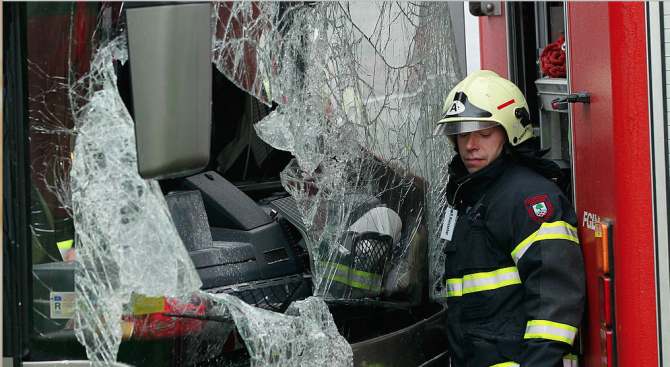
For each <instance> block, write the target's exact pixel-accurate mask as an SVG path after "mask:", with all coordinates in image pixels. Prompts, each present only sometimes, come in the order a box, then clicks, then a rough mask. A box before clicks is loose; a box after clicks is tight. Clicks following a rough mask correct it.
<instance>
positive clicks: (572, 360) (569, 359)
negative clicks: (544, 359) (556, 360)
mask: <svg viewBox="0 0 670 367" xmlns="http://www.w3.org/2000/svg"><path fill="white" fill-rule="evenodd" d="M563 367H579V359H577V356H576V355H574V354H568V355H567V356H565V357H563Z"/></svg>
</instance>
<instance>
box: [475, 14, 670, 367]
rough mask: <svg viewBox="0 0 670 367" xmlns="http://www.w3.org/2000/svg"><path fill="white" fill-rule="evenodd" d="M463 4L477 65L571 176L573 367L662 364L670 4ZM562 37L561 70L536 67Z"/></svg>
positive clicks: (668, 332) (668, 331)
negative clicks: (495, 79) (517, 99)
mask: <svg viewBox="0 0 670 367" xmlns="http://www.w3.org/2000/svg"><path fill="white" fill-rule="evenodd" d="M469 5H470V12H471V13H472V14H473V15H477V16H479V31H480V49H481V68H482V69H490V70H493V71H495V72H497V73H499V74H500V75H501V76H505V77H508V78H509V79H510V80H512V81H513V82H515V83H516V84H517V85H518V86H519V87H520V88H521V89H522V90H523V91H524V92H525V94H526V96H527V99H528V102H529V106H530V107H531V109H532V110H533V112H532V113H533V114H534V116H533V121H535V122H537V125H536V129H537V130H539V131H538V132H539V133H540V135H541V138H542V143H543V145H544V146H551V147H552V153H551V155H550V157H551V158H552V159H554V160H555V161H556V162H558V163H559V165H561V167H563V168H564V171H565V172H566V173H567V174H569V175H571V177H572V188H571V189H570V193H571V195H572V198H573V201H574V205H575V209H576V211H577V216H578V218H580V223H579V238H580V242H581V245H582V249H583V253H584V260H585V263H586V272H587V290H588V300H587V309H586V315H585V318H584V321H583V324H582V328H581V342H580V343H581V351H582V353H581V354H582V355H581V357H580V365H581V366H589V367H593V366H666V367H667V366H670V343H669V342H668V338H670V321H669V320H670V297H669V295H670V286H669V280H668V277H669V273H670V271H669V270H668V260H669V259H668V202H667V199H668V195H667V193H668V188H669V187H668V172H669V171H668V153H669V151H668V122H667V119H668V116H669V115H668V111H669V110H668V107H667V98H668V92H669V91H670V89H668V85H669V84H668V76H670V74H668V69H667V68H668V60H670V58H669V57H670V48H669V47H668V45H669V43H668V42H670V40H669V39H667V37H668V36H670V32H669V31H670V28H669V27H670V23H667V20H668V19H670V17H669V16H670V6H668V5H667V4H664V3H654V2H651V3H644V2H514V3H512V2H470V4H469ZM560 37H564V40H565V42H564V44H565V46H564V47H563V51H561V52H562V53H563V55H564V57H565V59H564V60H565V61H564V66H565V75H552V76H553V77H549V76H548V75H547V74H546V73H544V72H543V71H542V69H543V66H544V67H545V68H546V67H547V66H549V67H552V66H556V65H543V64H546V63H547V62H548V61H545V60H543V57H541V56H542V52H543V50H544V49H545V48H548V47H556V44H557V41H558V40H559V39H560ZM563 55H560V54H559V56H563ZM549 74H553V73H552V72H551V71H550V72H549ZM584 92H588V93H584Z"/></svg>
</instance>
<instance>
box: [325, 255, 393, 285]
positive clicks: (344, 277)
mask: <svg viewBox="0 0 670 367" xmlns="http://www.w3.org/2000/svg"><path fill="white" fill-rule="evenodd" d="M321 264H322V265H324V266H326V267H331V268H334V270H335V273H334V274H329V275H328V278H330V279H332V280H335V281H338V282H340V283H344V284H346V285H349V286H352V287H355V288H361V289H366V290H371V291H379V290H380V289H381V282H382V276H381V275H379V274H374V273H368V272H365V271H361V270H355V269H352V268H350V267H348V266H346V265H342V264H337V263H329V262H325V261H322V262H321ZM326 271H327V270H326Z"/></svg>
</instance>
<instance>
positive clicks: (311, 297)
mask: <svg viewBox="0 0 670 367" xmlns="http://www.w3.org/2000/svg"><path fill="white" fill-rule="evenodd" d="M27 8H28V11H27V13H28V25H27V46H28V54H27V58H28V65H27V70H28V76H27V77H28V86H29V118H30V150H31V151H30V157H31V178H32V186H31V188H32V191H31V193H32V195H31V196H32V208H31V209H32V210H31V213H32V214H31V231H32V235H33V243H32V249H33V250H32V253H33V298H34V309H35V313H34V315H33V319H34V322H33V329H34V330H33V332H34V333H35V337H34V340H33V343H34V344H35V345H48V343H50V342H51V341H53V339H54V336H55V335H58V336H59V337H61V338H76V340H77V341H78V342H79V343H80V344H81V345H82V346H83V350H82V349H80V350H77V351H75V352H76V353H79V354H78V355H79V356H80V359H90V360H91V361H94V362H95V363H97V364H98V365H110V364H112V363H114V362H115V361H117V360H122V359H123V358H119V357H118V356H119V355H133V353H134V354H142V353H141V352H140V351H141V350H142V348H143V347H147V346H150V347H151V348H163V349H162V350H165V351H172V352H169V353H168V356H169V357H166V358H172V357H173V354H174V353H175V352H174V351H175V350H179V357H178V359H179V363H178V364H179V365H224V366H225V365H236V364H235V363H238V362H239V361H238V359H239V360H248V361H249V362H248V363H250V364H251V365H253V366H303V365H304V366H312V365H324V366H325V365H327V366H351V365H353V363H354V356H353V353H352V348H351V346H350V343H349V342H348V341H347V339H346V336H347V335H342V334H343V332H342V330H341V328H340V329H339V330H338V326H337V325H336V321H337V320H334V319H333V315H332V314H331V311H329V310H330V309H332V307H333V305H340V306H351V305H354V306H360V305H363V304H367V305H370V304H374V305H376V307H381V306H383V305H390V304H402V305H407V306H406V307H411V306H412V305H417V304H422V303H426V302H430V301H436V300H440V299H441V298H443V297H444V289H443V286H442V284H441V283H442V279H441V274H442V272H443V269H442V267H443V264H444V261H443V254H442V249H441V247H440V246H439V241H438V240H439V236H440V229H441V219H442V213H443V212H444V210H445V201H446V200H445V198H444V193H443V189H444V187H445V185H446V180H447V171H446V170H447V163H448V162H449V161H450V160H451V158H452V156H453V154H454V152H453V149H452V148H451V146H450V145H449V143H448V141H447V139H446V138H444V137H434V136H432V135H431V133H432V131H433V130H434V127H435V122H436V121H437V117H438V116H439V115H440V112H441V109H442V102H443V99H444V98H445V96H446V93H447V92H448V91H449V90H450V89H451V88H452V87H453V86H454V85H455V83H456V82H457V81H458V80H460V78H461V71H460V69H459V66H458V64H457V57H456V49H455V44H454V36H453V32H452V29H451V22H450V13H449V7H448V4H447V3H445V2H427V3H416V2H398V3H391V2H383V3H373V2H351V3H345V2H316V3H279V2H231V3H212V4H211V25H212V66H213V79H214V84H213V94H212V110H213V111H212V115H213V119H212V131H213V132H212V137H213V138H212V154H211V157H210V163H209V164H208V167H207V169H206V170H207V171H208V173H204V176H202V175H200V176H194V177H195V178H186V179H185V180H183V181H178V182H177V181H170V182H168V181H161V182H159V181H158V180H145V179H143V178H141V177H140V175H139V173H138V170H137V160H138V158H137V141H136V136H135V129H134V123H133V116H132V111H131V109H129V105H128V101H127V88H128V82H127V80H128V79H127V78H128V75H129V73H128V72H127V69H125V68H127V64H128V63H129V62H130V63H131V62H132V55H129V53H128V38H127V37H128V35H127V29H126V27H125V13H124V11H125V9H124V4H123V3H29V4H28V5H27ZM124 78H125V79H124ZM237 105H239V106H242V107H240V108H239V110H235V109H234V107H235V106H237ZM220 111H223V112H220ZM235 111H237V112H235ZM228 129H232V130H228ZM207 175H210V176H207ZM212 175H216V177H214V178H212ZM203 177H207V179H209V180H212V181H215V182H218V181H216V180H225V182H226V185H227V184H230V183H232V185H231V187H230V188H229V189H227V190H229V192H231V193H232V192H235V193H238V191H239V192H245V193H246V195H247V196H248V197H247V198H246V199H244V200H252V201H253V204H249V206H251V205H258V207H259V208H260V209H258V210H259V211H258V213H259V214H258V218H261V217H262V218H261V219H258V220H257V221H256V222H258V223H259V224H258V225H257V226H256V227H255V224H254V225H250V226H249V228H246V227H245V224H244V223H246V222H244V221H240V223H241V224H240V223H237V222H235V218H233V219H232V220H231V219H230V215H231V214H229V213H228V212H226V211H225V210H223V209H221V210H219V211H217V208H218V207H217V206H216V205H215V204H217V203H219V202H216V200H217V199H216V196H215V195H213V196H210V195H209V192H208V191H207V189H206V186H204V185H205V184H203V183H202V182H201V181H198V180H197V179H200V178H202V179H203V180H205V181H204V182H207V179H205V178H203ZM196 178H197V179H196ZM226 187H228V186H226ZM194 188H197V190H195V189H194ZM198 190H200V191H198ZM263 190H265V191H263ZM194 191H195V192H197V194H191V193H192V192H194ZM266 192H267V193H266ZM194 195H195V196H194ZM235 195H238V194H235ZM249 198H250V199H249ZM240 200H242V199H240ZM250 203H251V202H250ZM222 205H224V204H222ZM224 206H225V205H224ZM184 208H192V210H191V209H188V210H187V209H184ZM226 210H227V209H226ZM185 212H188V213H190V214H189V215H182V214H183V213H185ZM180 213H181V214H180ZM196 214H197V215H196ZM226 215H228V217H226ZM265 216H267V218H269V219H265ZM219 217H220V218H223V219H221V222H216V223H215V219H214V218H219ZM233 217H234V214H233ZM226 218H228V219H226ZM226 220H228V222H226ZM224 222H225V223H224ZM229 222H230V223H229ZM256 222H254V223H256ZM192 227H193V228H195V227H197V228H199V230H198V231H195V230H193V229H192ZM259 228H267V233H268V234H258V235H257V234H256V232H262V230H261V229H259ZM263 230H264V229H263ZM188 231H191V232H188ZM272 231H277V232H276V233H282V234H281V235H274V234H273V233H275V232H272ZM255 236H257V237H255ZM262 236H268V237H262ZM276 236H281V237H282V238H283V237H286V240H285V242H286V243H287V245H286V246H285V247H281V246H279V245H278V246H279V247H277V246H275V247H277V248H275V247H272V246H270V247H268V248H267V251H266V250H263V251H261V252H259V250H258V248H260V247H259V246H263V245H261V244H260V243H261V242H262V241H266V240H262V241H261V240H260V239H265V238H275V237H276ZM258 238H260V239H258ZM203 244H204V245H203ZM245 251H246V252H245ZM282 251H283V252H282ZM235 256H237V257H235ZM232 257H235V258H236V259H238V260H235V261H231V260H230V259H231V258H232ZM289 263H291V264H293V265H292V266H294V267H293V268H290V269H294V270H286V269H289V267H288V265H287V264H289ZM203 264H204V265H203ZM256 264H257V265H256ZM225 266H228V267H225ZM253 266H257V267H258V269H260V270H253V269H256V268H253V269H252V270H249V269H251V268H250V267H253ZM280 267H282V269H284V270H272V269H279V268H280ZM224 268H225V269H224ZM222 269H223V270H222ZM231 269H232V270H231ZM268 269H270V270H268ZM271 271H272V272H275V273H272V272H271ZM255 272H257V273H258V274H259V276H257V277H254V276H255V275H254V274H256V273H255ZM268 274H270V275H268ZM272 274H275V275H272ZM244 277H246V278H244ZM224 278H225V279H226V281H225V282H218V283H217V281H219V280H221V279H224ZM231 279H232V280H231ZM267 283H272V284H271V285H272V287H274V288H272V295H269V289H270V288H269V287H270V285H268V284H267ZM247 295H251V296H249V297H247ZM273 297H275V298H273ZM375 302H376V303H375ZM329 307H330V309H329ZM403 307H404V306H403ZM345 334H346V333H345ZM175 338H178V340H179V341H178V344H179V345H178V346H175V345H176V344H175V343H177V342H175V340H176V339H175ZM129 341H136V342H137V343H136V344H134V345H135V346H129V345H130V343H129ZM143 343H144V344H143ZM45 348H46V347H45ZM133 348H136V349H133ZM175 348H176V349H175ZM131 349H132V350H131ZM129 350H131V351H130V352H129ZM75 352H72V353H75ZM63 353H66V351H63ZM76 353H75V354H76ZM124 353H126V354H124ZM226 353H227V354H226ZM62 358H63V359H70V358H71V357H67V356H65V355H64V356H63V357H62ZM142 358H146V357H137V358H136V359H132V358H129V359H126V360H124V362H126V363H133V362H134V363H136V365H142V361H143V359H142ZM174 358H177V357H174ZM166 363H168V362H166ZM247 365H248V364H247Z"/></svg>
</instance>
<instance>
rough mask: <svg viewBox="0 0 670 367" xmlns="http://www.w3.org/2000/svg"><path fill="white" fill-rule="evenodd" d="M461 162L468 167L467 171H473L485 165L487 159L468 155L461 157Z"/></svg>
mask: <svg viewBox="0 0 670 367" xmlns="http://www.w3.org/2000/svg"><path fill="white" fill-rule="evenodd" d="M463 163H464V164H465V168H467V169H468V173H474V172H477V171H479V170H480V169H482V168H484V167H486V165H487V164H488V161H487V160H486V159H484V158H479V157H468V158H465V159H463Z"/></svg>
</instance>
